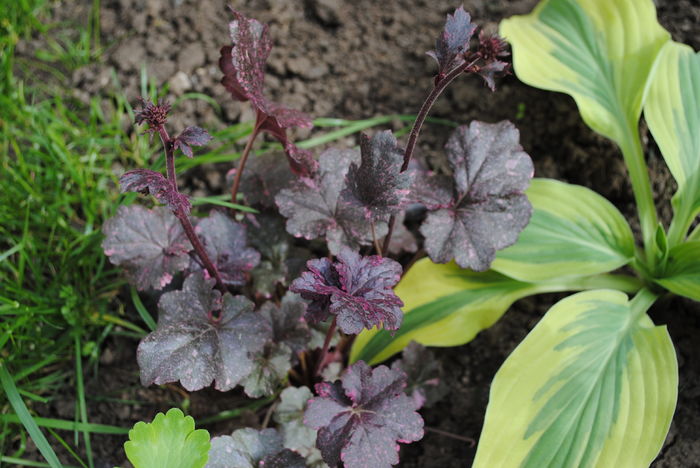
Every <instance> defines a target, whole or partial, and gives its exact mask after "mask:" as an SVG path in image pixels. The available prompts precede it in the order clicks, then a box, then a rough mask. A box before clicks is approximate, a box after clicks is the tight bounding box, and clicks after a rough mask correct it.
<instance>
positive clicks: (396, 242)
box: [389, 211, 418, 255]
mask: <svg viewBox="0 0 700 468" xmlns="http://www.w3.org/2000/svg"><path fill="white" fill-rule="evenodd" d="M404 218H405V213H404V212H403V211H399V213H398V214H397V215H396V221H395V224H394V234H393V235H392V236H391V242H389V253H391V254H396V255H398V254H400V253H401V252H411V253H413V252H416V251H418V243H417V242H416V238H415V236H414V235H413V234H412V233H411V231H409V230H408V229H406V225H404V223H403V222H404Z"/></svg>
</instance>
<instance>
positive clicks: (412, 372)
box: [391, 341, 449, 410]
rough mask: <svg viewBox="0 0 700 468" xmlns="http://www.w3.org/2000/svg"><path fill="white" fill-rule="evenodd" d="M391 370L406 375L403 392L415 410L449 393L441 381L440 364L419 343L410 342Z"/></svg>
mask: <svg viewBox="0 0 700 468" xmlns="http://www.w3.org/2000/svg"><path fill="white" fill-rule="evenodd" d="M391 368H392V369H399V370H401V371H403V372H404V373H405V374H406V382H407V385H406V390H405V392H406V394H407V395H408V396H410V397H411V399H412V400H413V403H414V404H415V406H416V409H417V410H419V409H421V408H422V407H423V406H426V407H430V406H432V405H434V404H435V403H437V402H438V401H439V400H440V399H442V398H443V397H444V396H445V395H446V394H447V393H448V392H449V389H448V388H447V387H446V385H445V384H444V382H443V381H442V365H441V362H440V361H438V360H437V359H435V355H434V354H433V353H432V352H431V351H430V350H429V349H428V348H426V347H425V346H423V345H422V344H420V343H417V342H415V341H411V342H410V343H409V344H408V346H406V347H405V348H404V349H403V352H402V353H401V359H397V360H396V361H394V362H393V363H392V364H391Z"/></svg>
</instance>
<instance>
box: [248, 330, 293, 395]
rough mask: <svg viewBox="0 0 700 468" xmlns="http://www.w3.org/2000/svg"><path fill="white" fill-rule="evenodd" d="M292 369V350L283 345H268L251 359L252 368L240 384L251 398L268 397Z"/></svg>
mask: <svg viewBox="0 0 700 468" xmlns="http://www.w3.org/2000/svg"><path fill="white" fill-rule="evenodd" d="M291 368H292V350H291V349H290V348H289V346H287V345H286V344H285V343H268V344H267V345H266V346H265V348H264V349H263V351H262V352H261V353H257V354H256V355H255V356H254V357H253V368H252V370H251V371H250V373H249V374H248V377H246V378H245V379H244V380H243V381H242V382H241V383H242V385H243V391H245V394H246V395H248V396H249V397H251V398H260V397H262V396H270V395H272V394H274V393H275V390H277V388H279V386H280V384H281V383H282V381H283V380H284V379H285V377H287V373H288V372H289V371H290V370H291Z"/></svg>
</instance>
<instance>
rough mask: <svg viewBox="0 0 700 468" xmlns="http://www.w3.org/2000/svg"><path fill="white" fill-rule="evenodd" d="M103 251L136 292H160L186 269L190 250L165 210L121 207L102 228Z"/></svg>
mask: <svg viewBox="0 0 700 468" xmlns="http://www.w3.org/2000/svg"><path fill="white" fill-rule="evenodd" d="M102 232H103V233H104V235H105V240H104V241H103V242H102V248H103V249H104V252H105V255H107V256H108V257H109V260H110V261H111V262H112V263H113V264H115V265H121V266H122V267H123V268H124V269H125V270H126V273H127V276H128V278H129V281H130V282H131V283H132V284H134V285H136V288H137V289H139V290H146V289H148V288H153V289H162V288H163V287H165V286H166V285H168V284H170V281H171V280H172V279H173V276H174V275H175V274H176V273H178V272H180V271H183V270H185V269H186V268H187V265H188V264H189V262H190V257H189V255H188V252H189V251H190V250H192V246H191V245H190V242H189V241H188V240H187V236H185V232H184V230H183V229H182V226H181V224H180V221H178V219H177V218H176V217H175V215H173V214H172V212H171V211H170V210H168V209H167V208H165V207H162V206H161V207H155V208H153V209H152V210H148V209H146V208H144V207H142V206H139V205H131V206H120V207H119V209H118V210H117V214H116V215H115V216H113V217H112V218H110V219H108V220H107V221H106V222H105V224H104V226H103V227H102Z"/></svg>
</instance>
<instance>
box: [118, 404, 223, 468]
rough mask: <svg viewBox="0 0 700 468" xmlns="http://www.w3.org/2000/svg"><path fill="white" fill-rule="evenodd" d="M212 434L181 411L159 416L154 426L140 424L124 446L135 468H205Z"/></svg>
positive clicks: (135, 426) (153, 423)
mask: <svg viewBox="0 0 700 468" xmlns="http://www.w3.org/2000/svg"><path fill="white" fill-rule="evenodd" d="M210 446H211V444H210V443H209V433H208V432H207V431H206V430H204V429H197V430H195V428H194V419H192V417H191V416H185V415H184V414H183V413H182V411H180V410H179V409H177V408H171V409H170V410H168V412H167V413H166V414H163V413H158V414H157V415H156V417H155V418H154V419H153V422H151V423H145V422H137V423H136V424H135V425H134V428H133V429H131V430H130V431H129V441H128V442H126V443H125V444H124V451H125V452H126V457H127V458H128V459H129V461H130V462H131V463H132V465H134V468H202V467H203V466H204V465H205V464H206V463H207V459H208V452H209V448H210Z"/></svg>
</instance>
